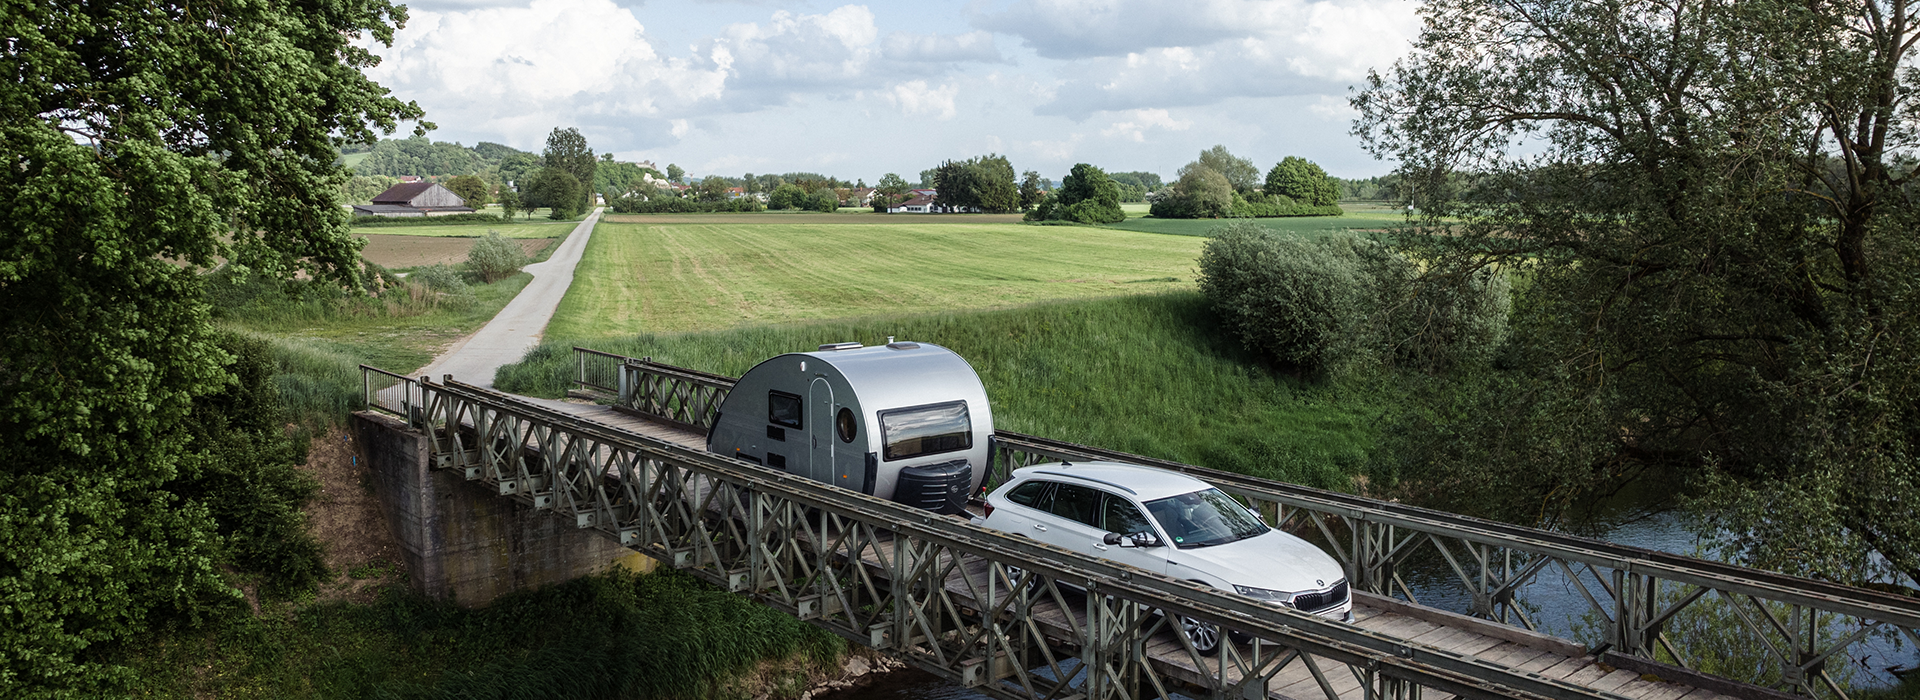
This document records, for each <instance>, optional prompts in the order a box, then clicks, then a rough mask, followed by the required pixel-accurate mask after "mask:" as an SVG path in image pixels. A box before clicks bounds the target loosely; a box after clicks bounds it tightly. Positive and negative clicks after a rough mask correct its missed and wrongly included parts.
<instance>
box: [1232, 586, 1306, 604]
mask: <svg viewBox="0 0 1920 700" xmlns="http://www.w3.org/2000/svg"><path fill="white" fill-rule="evenodd" d="M1233 590H1234V592H1236V593H1239V594H1240V595H1243V596H1246V597H1248V598H1252V599H1254V600H1264V601H1268V602H1273V603H1279V604H1281V605H1286V606H1292V605H1293V594H1292V593H1289V592H1287V591H1274V590H1268V589H1265V588H1254V587H1252V586H1239V585H1236V586H1234V587H1233Z"/></svg>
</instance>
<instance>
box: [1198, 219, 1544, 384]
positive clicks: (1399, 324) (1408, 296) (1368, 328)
mask: <svg viewBox="0 0 1920 700" xmlns="http://www.w3.org/2000/svg"><path fill="white" fill-rule="evenodd" d="M1199 282H1200V290H1201V292H1203V293H1204V294H1206V296H1207V298H1208V299H1209V300H1210V301H1211V302H1212V303H1213V306H1214V309H1215V310H1216V311H1217V312H1218V313H1219V314H1220V317H1221V319H1222V322H1223V323H1224V324H1225V325H1226V327H1227V329H1228V330H1229V331H1230V332H1231V333H1233V335H1235V336H1236V337H1238V338H1240V340H1241V342H1243V343H1245V344H1246V346H1247V347H1248V348H1249V349H1251V350H1254V351H1256V352H1259V353H1262V354H1265V355H1267V356H1269V357H1271V358H1273V359H1274V360H1276V361H1278V362H1280V363H1283V364H1286V365H1290V366H1293V367H1296V368H1300V369H1304V370H1309V371H1320V372H1329V371H1330V372H1340V371H1342V370H1344V369H1347V368H1352V367H1358V366H1361V365H1363V364H1369V363H1376V362H1377V363H1385V364H1399V365H1402V366H1406V367H1409V368H1413V369H1418V370H1421V371H1426V372H1434V373H1444V372H1451V371H1455V370H1458V369H1463V368H1470V367H1476V366H1481V365H1483V364H1485V363H1486V362H1487V361H1488V360H1489V359H1490V358H1491V356H1492V354H1493V351H1494V350H1495V349H1496V348H1498V347H1499V346H1500V344H1501V343H1502V342H1504V341H1505V339H1506V334H1507V314H1508V311H1509V309H1510V308H1511V303H1512V302H1511V300H1510V299H1511V297H1510V290H1509V285H1508V282H1507V280H1506V277H1505V276H1504V275H1500V274H1496V273H1492V272H1488V271H1485V270H1478V269H1472V270H1464V271H1455V270H1449V269H1441V268H1432V269H1425V270H1423V269H1421V268H1420V267H1419V266H1416V265H1415V264H1414V263H1413V262H1412V261H1410V260H1408V259H1406V258H1405V257H1404V256H1402V255H1400V254H1399V253H1396V252H1394V251H1392V250H1390V249H1388V248H1387V247H1386V246H1384V245H1381V244H1379V243H1376V242H1373V241H1369V240H1365V239H1360V238H1354V237H1346V236H1343V237H1333V238H1325V239H1320V240H1315V241H1308V240H1303V239H1300V238H1294V237H1289V236H1283V235H1280V234H1277V233H1274V232H1272V231H1269V230H1267V229H1265V228H1262V227H1260V226H1259V225H1257V224H1254V223H1252V222H1246V221H1238V222H1234V223H1231V224H1228V225H1226V226H1223V227H1221V228H1219V229H1217V230H1216V231H1215V235H1214V237H1213V238H1212V239H1211V240H1209V241H1208V242H1207V245H1206V247H1205V248H1204V249H1203V250H1202V252H1201V254H1200V278H1199Z"/></svg>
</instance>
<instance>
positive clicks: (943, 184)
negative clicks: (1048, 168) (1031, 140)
mask: <svg viewBox="0 0 1920 700" xmlns="http://www.w3.org/2000/svg"><path fill="white" fill-rule="evenodd" d="M1013 177H1014V176H1013V164H1012V163H1010V162H1008V161H1007V157H1006V156H1001V155H993V154H988V155H984V156H979V157H976V158H969V159H967V160H958V161H955V160H950V161H946V162H944V163H941V164H940V166H939V167H937V168H934V169H933V181H934V182H933V187H934V189H935V190H938V192H937V193H936V194H934V197H933V199H934V202H935V203H936V204H939V205H940V206H945V207H955V208H973V209H978V210H980V211H984V212H1009V211H1019V210H1020V189H1019V187H1018V186H1016V185H1015V184H1014V180H1013Z"/></svg>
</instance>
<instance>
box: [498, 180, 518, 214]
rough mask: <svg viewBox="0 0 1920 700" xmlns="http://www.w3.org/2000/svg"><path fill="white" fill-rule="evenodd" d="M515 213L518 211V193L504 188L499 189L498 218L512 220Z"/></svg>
mask: <svg viewBox="0 0 1920 700" xmlns="http://www.w3.org/2000/svg"><path fill="white" fill-rule="evenodd" d="M516 211H520V193H519V192H515V191H513V190H511V189H508V188H505V187H502V188H500V218H502V219H512V218H513V213H514V212H516Z"/></svg>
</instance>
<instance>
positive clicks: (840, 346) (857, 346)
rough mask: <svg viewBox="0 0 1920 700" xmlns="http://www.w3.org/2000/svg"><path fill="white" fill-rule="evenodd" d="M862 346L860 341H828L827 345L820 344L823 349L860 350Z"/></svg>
mask: <svg viewBox="0 0 1920 700" xmlns="http://www.w3.org/2000/svg"><path fill="white" fill-rule="evenodd" d="M860 347H861V345H860V344H859V343H827V344H826V345H822V346H820V349H821V350H823V351H824V350H858V349H860Z"/></svg>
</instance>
